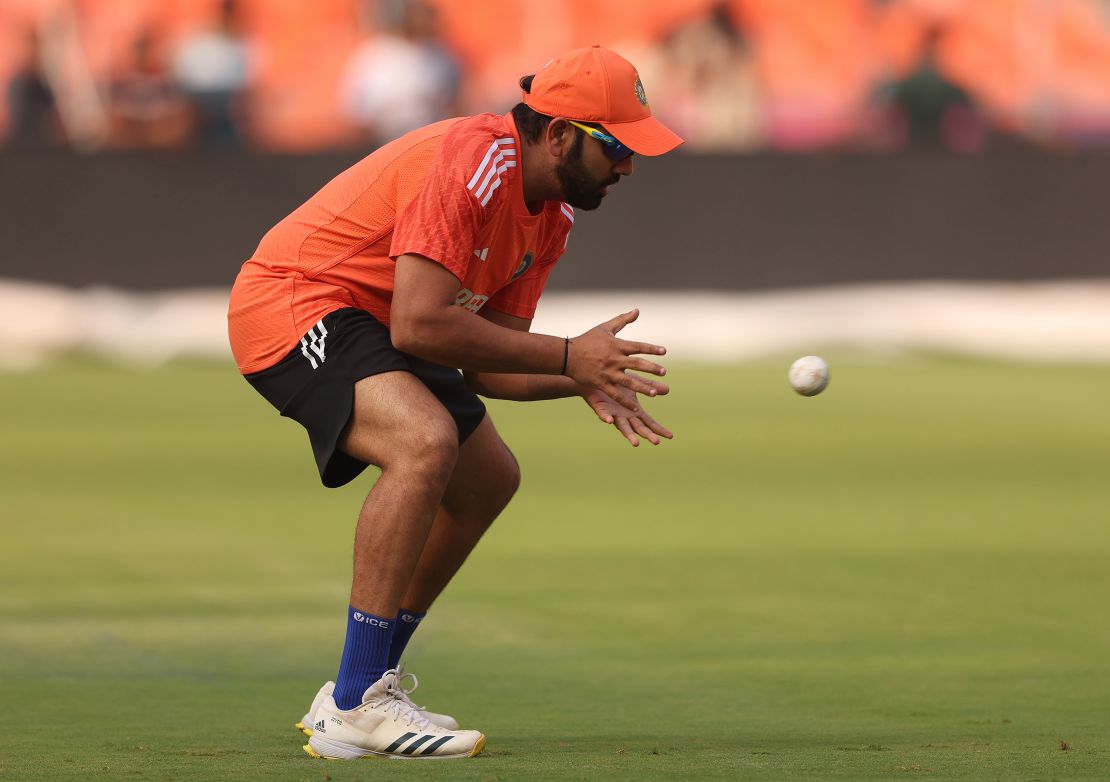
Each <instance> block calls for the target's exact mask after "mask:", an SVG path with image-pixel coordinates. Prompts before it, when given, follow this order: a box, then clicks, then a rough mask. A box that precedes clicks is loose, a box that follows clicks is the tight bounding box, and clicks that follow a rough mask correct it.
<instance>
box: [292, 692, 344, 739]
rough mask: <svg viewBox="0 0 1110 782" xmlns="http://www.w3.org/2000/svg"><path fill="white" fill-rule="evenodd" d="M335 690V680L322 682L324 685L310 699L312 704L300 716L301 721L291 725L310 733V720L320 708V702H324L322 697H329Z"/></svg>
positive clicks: (311, 720)
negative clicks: (305, 712)
mask: <svg viewBox="0 0 1110 782" xmlns="http://www.w3.org/2000/svg"><path fill="white" fill-rule="evenodd" d="M333 692H335V682H324V686H323V687H321V688H320V691H319V692H317V693H316V697H315V698H313V699H312V705H311V706H309V707H308V713H307V714H305V715H304V716H303V717H301V721H300V722H298V723H296V724H295V725H294V726H293V727H294V728H296V729H297V730H299V731H300V732H301V733H303V734H304V735H306V736H311V735H312V722H313V717H314V716H315V714H316V710H317V709H318V708H320V704H321V703H323V702H324V698H327V697H329V696H330V695H331V694H332V693H333Z"/></svg>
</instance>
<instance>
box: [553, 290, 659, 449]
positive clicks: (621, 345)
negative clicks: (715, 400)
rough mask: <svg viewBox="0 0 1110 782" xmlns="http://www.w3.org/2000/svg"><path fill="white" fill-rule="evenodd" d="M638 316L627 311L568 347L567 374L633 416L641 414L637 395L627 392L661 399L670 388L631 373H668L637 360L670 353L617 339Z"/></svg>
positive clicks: (648, 362) (573, 341)
mask: <svg viewBox="0 0 1110 782" xmlns="http://www.w3.org/2000/svg"><path fill="white" fill-rule="evenodd" d="M639 316H640V311H639V310H632V311H631V312H626V313H624V314H623V315H618V316H617V317H615V318H613V319H612V320H610V321H608V322H606V323H602V324H601V325H600V326H594V327H593V328H592V329H590V330H589V331H587V332H586V333H585V334H583V335H582V336H580V337H575V338H574V339H572V340H571V341H570V345H569V346H568V351H567V369H566V373H565V374H566V375H567V376H568V377H570V378H572V379H573V380H575V381H576V382H578V383H581V384H582V385H584V386H589V387H590V388H595V389H597V390H599V391H602V392H604V393H605V395H606V396H608V397H609V401H610V402H615V403H616V404H619V405H621V406H623V407H625V408H627V409H628V410H630V411H632V412H633V413H637V414H642V413H643V411H642V409H641V408H640V405H639V403H638V401H637V400H636V394H635V393H628V392H629V391H635V392H636V393H640V394H646V395H647V396H661V395H663V394H666V393H668V392H669V391H670V389H669V388H667V386H666V385H665V384H663V383H660V382H658V381H657V380H652V379H650V378H644V377H640V376H639V375H633V374H629V372H628V370H630V369H632V370H636V371H637V372H647V373H649V374H652V375H658V376H660V377H662V376H663V375H665V374H667V370H666V369H664V368H663V367H662V366H660V365H659V364H656V363H655V362H653V361H648V360H647V359H646V358H639V357H637V354H640V353H648V354H651V355H655V356H662V355H663V354H665V353H666V352H667V349H666V348H664V347H662V346H660V345H651V344H649V343H647V342H630V341H628V340H623V339H618V338H617V336H616V335H617V334H618V333H619V332H620V330H621V329H623V328H624V327H625V326H627V325H628V324H629V323H631V322H632V321H634V320H636V318H638V317H639ZM602 420H604V419H602ZM607 423H609V422H607ZM626 436H627V435H626ZM630 439H631V438H630Z"/></svg>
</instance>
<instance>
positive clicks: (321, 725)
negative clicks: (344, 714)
mask: <svg viewBox="0 0 1110 782" xmlns="http://www.w3.org/2000/svg"><path fill="white" fill-rule="evenodd" d="M312 727H313V728H314V729H315V730H317V731H319V732H320V733H327V731H326V730H324V721H323V720H320V721H319V722H317V723H316V724H315V725H313V726H312Z"/></svg>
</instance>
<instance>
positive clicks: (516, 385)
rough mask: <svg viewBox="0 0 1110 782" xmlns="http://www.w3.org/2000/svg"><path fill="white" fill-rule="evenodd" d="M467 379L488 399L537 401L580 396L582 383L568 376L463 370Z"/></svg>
mask: <svg viewBox="0 0 1110 782" xmlns="http://www.w3.org/2000/svg"><path fill="white" fill-rule="evenodd" d="M464 374H465V375H466V382H467V384H468V385H469V386H470V388H471V389H472V390H473V391H474V393H476V394H481V395H482V396H484V397H487V398H489V399H508V400H511V401H513V402H538V401H541V400H544V399H563V398H565V397H568V396H581V395H582V394H583V393H585V391H586V389H585V387H584V386H581V385H579V384H578V383H576V382H574V381H573V380H571V379H570V378H569V377H560V376H557V375H520V374H510V375H507V374H498V373H494V372H466V373H464Z"/></svg>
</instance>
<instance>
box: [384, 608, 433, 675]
mask: <svg viewBox="0 0 1110 782" xmlns="http://www.w3.org/2000/svg"><path fill="white" fill-rule="evenodd" d="M427 615H428V612H427V611H424V612H420V611H406V610H405V609H403V608H402V609H401V613H399V614H397V629H396V630H394V631H393V645H392V646H390V647H389V667H390V668H396V667H397V663H399V662H401V655H402V654H404V653H405V647H406V646H408V645H409V639H410V638H412V634H413V633H415V632H416V628H417V627H419V626H420V620H421V619H423V618H424V617H426V616H427Z"/></svg>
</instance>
